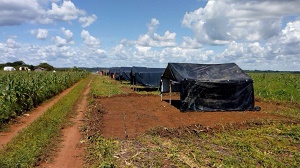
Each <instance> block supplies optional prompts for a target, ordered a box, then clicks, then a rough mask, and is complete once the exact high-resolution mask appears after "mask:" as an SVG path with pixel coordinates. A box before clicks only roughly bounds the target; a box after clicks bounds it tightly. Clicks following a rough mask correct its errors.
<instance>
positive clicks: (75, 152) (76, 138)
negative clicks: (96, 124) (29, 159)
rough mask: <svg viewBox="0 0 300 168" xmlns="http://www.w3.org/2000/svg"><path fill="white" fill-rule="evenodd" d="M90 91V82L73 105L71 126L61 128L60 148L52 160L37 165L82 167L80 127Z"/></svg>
mask: <svg viewBox="0 0 300 168" xmlns="http://www.w3.org/2000/svg"><path fill="white" fill-rule="evenodd" d="M89 92H90V83H89V84H88V86H87V87H86V89H85V91H84V93H83V95H82V97H81V98H80V100H79V102H78V103H77V105H76V107H75V113H77V115H76V116H75V117H74V118H72V119H71V121H72V122H73V124H72V126H70V127H66V128H65V129H63V130H62V134H63V137H62V143H61V146H62V148H61V149H59V152H58V154H57V155H56V156H55V158H54V159H53V161H51V162H49V163H42V164H41V165H40V166H39V167H43V168H46V167H47V168H48V167H49V168H50V167H51V168H67V167H70V168H81V167H83V157H84V144H82V143H80V140H81V138H82V134H81V132H80V127H81V126H82V125H83V124H84V123H83V118H84V113H85V112H86V111H87V110H88V101H87V97H88V94H89Z"/></svg>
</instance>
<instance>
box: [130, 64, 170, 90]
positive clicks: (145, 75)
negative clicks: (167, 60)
mask: <svg viewBox="0 0 300 168" xmlns="http://www.w3.org/2000/svg"><path fill="white" fill-rule="evenodd" d="M164 70H165V68H147V67H135V66H134V67H132V68H131V73H130V74H131V75H130V76H131V84H132V85H142V86H147V87H159V86H160V78H161V75H162V74H163V72H164Z"/></svg>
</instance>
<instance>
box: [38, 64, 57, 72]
mask: <svg viewBox="0 0 300 168" xmlns="http://www.w3.org/2000/svg"><path fill="white" fill-rule="evenodd" d="M38 67H42V68H45V69H46V70H47V71H53V70H54V67H53V66H52V65H49V64H48V63H45V62H44V63H40V64H39V65H38V66H36V68H38Z"/></svg>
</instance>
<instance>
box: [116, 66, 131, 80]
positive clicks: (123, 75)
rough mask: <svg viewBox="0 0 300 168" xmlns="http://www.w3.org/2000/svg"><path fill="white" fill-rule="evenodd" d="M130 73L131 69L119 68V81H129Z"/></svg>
mask: <svg viewBox="0 0 300 168" xmlns="http://www.w3.org/2000/svg"><path fill="white" fill-rule="evenodd" d="M130 72H131V67H120V69H119V72H118V73H119V74H120V76H119V80H126V81H130Z"/></svg>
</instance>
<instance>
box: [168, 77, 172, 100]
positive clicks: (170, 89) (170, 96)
mask: <svg viewBox="0 0 300 168" xmlns="http://www.w3.org/2000/svg"><path fill="white" fill-rule="evenodd" d="M169 91H170V92H169V103H170V104H172V102H171V101H172V85H171V81H170V82H169Z"/></svg>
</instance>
